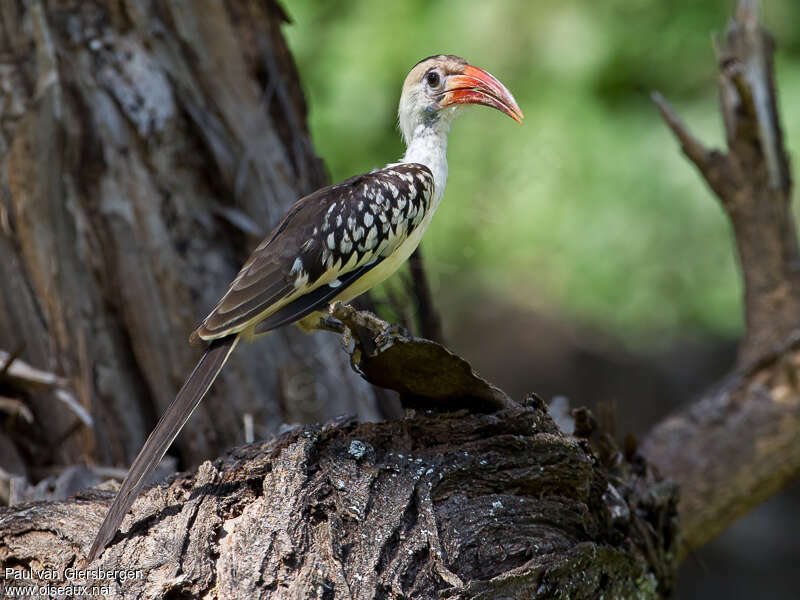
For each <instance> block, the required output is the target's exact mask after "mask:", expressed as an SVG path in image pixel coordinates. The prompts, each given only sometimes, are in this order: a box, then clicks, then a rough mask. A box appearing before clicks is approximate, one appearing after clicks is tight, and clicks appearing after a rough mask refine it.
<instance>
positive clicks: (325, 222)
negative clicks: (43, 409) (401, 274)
mask: <svg viewBox="0 0 800 600" xmlns="http://www.w3.org/2000/svg"><path fill="white" fill-rule="evenodd" d="M468 104H483V105H486V106H491V107H493V108H496V109H498V110H500V111H502V112H504V113H505V114H507V115H508V116H510V117H511V118H512V119H514V120H515V121H517V122H518V123H522V118H523V115H522V111H521V110H520V108H519V106H517V103H516V101H515V100H514V97H513V96H512V95H511V93H510V92H509V91H508V90H507V89H506V88H505V86H503V84H502V83H500V82H499V81H498V80H497V79H495V78H494V77H493V76H492V75H490V74H489V73H487V72H486V71H484V70H482V69H479V68H477V67H473V66H472V65H470V64H468V63H467V61H465V60H464V59H463V58H459V57H458V56H452V55H436V56H431V57H428V58H425V59H423V60H421V61H420V62H418V63H417V64H416V65H414V67H413V68H412V69H411V71H410V72H409V74H408V76H407V77H406V79H405V82H404V83H403V91H402V94H401V96H400V106H399V109H398V116H399V123H400V130H401V133H402V136H403V140H404V142H405V144H406V153H405V155H404V156H403V158H402V159H401V160H400V162H397V163H393V164H389V165H387V166H386V167H384V168H383V169H379V170H376V171H372V172H371V173H368V174H366V175H359V176H357V177H352V178H350V179H348V180H346V181H343V182H342V183H339V184H337V185H332V186H329V187H326V188H323V189H321V190H318V191H316V192H314V193H313V194H311V195H309V196H306V197H305V198H302V199H300V200H298V201H297V203H295V204H294V206H292V207H291V208H290V209H289V212H288V213H286V215H285V216H284V218H283V220H282V221H281V222H280V223H279V224H278V226H277V227H276V228H275V230H274V231H273V232H272V233H271V234H270V235H269V236H268V237H267V238H266V239H265V240H264V241H263V242H261V244H259V246H258V247H257V248H256V249H255V250H254V251H253V253H252V255H251V256H250V258H249V259H248V260H247V262H246V263H245V264H244V266H243V267H242V269H241V271H240V272H239V274H238V275H237V276H236V278H235V279H234V280H233V282H232V283H231V285H230V287H229V288H228V291H227V292H226V293H225V295H224V296H223V297H222V299H221V300H220V301H219V303H218V304H217V306H216V307H215V308H214V309H213V310H212V311H211V314H209V315H208V316H207V317H206V318H205V320H204V321H203V323H202V324H201V325H200V327H199V328H198V329H197V330H196V331H195V332H194V333H192V336H191V339H192V341H195V342H208V347H207V349H206V351H205V353H204V354H203V356H202V358H201V359H200V361H199V362H198V364H197V366H196V367H195V369H194V371H193V372H192V374H191V375H190V376H189V378H188V379H187V380H186V383H184V385H183V387H182V388H181V390H180V391H179V392H178V395H177V396H176V398H175V400H173V402H172V404H170V406H169V407H168V408H167V410H166V412H165V413H164V415H163V416H162V417H161V419H160V420H159V422H158V424H157V425H156V427H155V429H154V430H153V432H152V433H151V434H150V436H149V437H148V438H147V441H146V442H145V444H144V447H143V448H142V450H141V451H140V452H139V455H138V456H137V457H136V460H134V462H133V465H131V468H130V470H129V471H128V474H127V476H126V477H125V480H124V481H123V482H122V486H121V487H120V489H119V492H118V493H117V496H116V498H115V499H114V502H113V504H112V505H111V508H110V509H109V511H108V514H107V515H106V517H105V520H104V521H103V523H102V525H101V526H100V531H99V532H98V533H97V537H96V538H95V540H94V543H93V544H92V548H91V550H90V551H89V556H88V558H89V561H92V560H94V559H95V558H97V556H98V555H99V554H100V553H101V552H102V551H103V549H104V548H105V546H106V544H108V543H109V541H110V540H111V538H112V537H113V536H114V534H115V533H116V532H117V529H118V528H119V526H120V524H121V523H122V519H123V517H124V516H125V514H126V513H127V512H128V510H129V509H130V507H131V505H132V504H133V501H134V500H135V499H136V496H137V495H138V494H139V491H140V490H141V488H142V486H143V485H144V483H145V482H146V481H147V479H148V477H149V476H150V474H151V472H152V471H153V469H154V468H155V467H156V466H157V465H158V463H159V461H160V460H161V459H162V458H163V456H164V454H165V453H166V451H167V449H168V448H169V446H170V444H172V441H173V440H174V439H175V437H176V436H177V435H178V433H179V432H180V430H181V429H182V428H183V426H184V424H185V423H186V421H187V420H188V419H189V417H190V415H191V414H192V412H193V411H194V409H195V408H196V407H197V405H198V404H199V403H200V401H201V400H202V399H203V396H204V395H205V394H206V392H207V391H208V389H209V388H210V387H211V384H212V383H213V381H214V379H215V378H216V376H217V374H218V373H219V371H220V370H221V369H222V367H223V366H224V365H225V361H226V360H227V359H228V357H229V356H230V355H231V353H232V352H233V350H234V348H235V347H236V344H237V342H238V341H239V339H240V338H245V339H251V338H253V337H254V336H257V335H259V334H264V333H266V332H268V331H270V330H272V329H275V328H277V327H280V326H282V325H287V324H289V323H297V324H298V325H300V326H301V327H303V328H304V329H319V328H325V325H324V320H323V316H324V313H322V312H321V311H323V310H324V309H326V308H327V307H328V305H329V304H331V303H333V302H335V301H340V302H348V301H350V300H352V299H353V298H355V297H356V296H358V295H359V294H362V293H364V292H366V291H367V290H369V289H370V288H372V287H373V286H375V285H377V284H378V283H380V282H382V281H383V280H384V279H386V278H387V277H389V275H391V274H392V273H394V271H395V270H397V268H398V267H399V266H400V265H401V264H402V263H403V261H405V260H406V259H407V258H408V257H409V256H410V255H411V253H412V252H413V251H414V249H415V248H416V247H417V245H418V244H419V242H420V239H421V238H422V235H423V233H425V230H426V229H427V228H428V225H429V224H430V222H431V218H432V217H433V214H434V213H435V212H436V208H437V207H438V206H439V203H440V202H441V200H442V196H443V195H444V187H445V183H446V181H447V157H446V152H447V134H448V132H449V131H450V124H451V122H452V121H453V118H454V117H455V116H456V115H457V114H458V113H459V112H460V110H461V108H462V107H463V106H465V105H468Z"/></svg>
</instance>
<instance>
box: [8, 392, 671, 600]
mask: <svg viewBox="0 0 800 600" xmlns="http://www.w3.org/2000/svg"><path fill="white" fill-rule="evenodd" d="M618 458H619V457H618V456H616V455H615V456H614V460H613V461H612V462H613V464H610V463H606V462H604V461H603V460H602V459H601V458H600V455H598V454H596V453H594V452H593V451H592V450H590V445H589V442H588V441H585V440H579V439H575V438H567V437H564V436H563V435H562V434H561V433H560V432H559V431H558V429H557V428H556V426H555V424H554V423H553V421H552V420H551V419H550V417H549V416H548V414H547V412H546V409H545V407H544V406H543V404H541V402H539V401H538V400H536V399H535V398H531V399H530V401H529V402H528V403H527V404H526V405H525V406H516V407H512V408H508V409H505V410H502V411H500V412H497V413H493V414H474V415H469V414H465V413H463V412H462V413H451V414H444V415H443V414H438V415H418V416H415V417H413V418H410V419H406V420H402V421H395V422H388V423H379V424H370V423H367V424H361V425H358V424H356V423H354V422H352V421H346V422H340V423H335V424H331V425H327V426H325V427H317V426H305V427H302V428H298V429H295V430H292V431H291V432H288V433H286V434H284V435H283V436H281V437H280V438H277V439H275V440H272V441H270V442H266V443H263V444H256V445H252V446H246V447H242V448H239V449H237V450H235V451H234V452H233V453H232V454H231V455H229V456H228V457H225V458H223V459H218V460H216V461H214V462H213V463H211V462H206V463H203V465H201V467H200V469H199V471H198V472H197V473H195V474H193V475H191V476H178V477H176V478H174V479H173V480H172V481H171V483H169V485H161V486H157V487H154V488H152V489H151V490H150V491H148V492H147V493H146V494H145V495H143V496H142V497H141V498H140V499H139V501H137V503H136V504H135V505H134V509H133V513H132V515H129V517H128V518H126V520H125V523H124V525H123V529H122V532H121V533H120V534H118V535H117V536H116V538H115V539H114V541H113V542H112V544H111V546H109V548H108V549H107V550H106V552H105V553H104V554H103V556H102V557H101V559H100V560H99V561H98V562H96V563H93V564H92V565H90V567H91V568H97V567H100V566H101V567H102V568H104V569H134V570H138V573H139V574H140V575H139V579H130V580H126V581H120V580H119V579H117V580H112V581H111V590H110V593H109V594H108V597H111V598H175V597H193V598H196V597H211V598H270V599H272V600H275V599H278V598H353V599H358V598H364V599H373V598H387V599H388V598H421V599H428V598H430V599H433V598H440V597H444V598H462V599H467V598H470V599H477V598H484V599H490V598H491V599H497V598H554V597H567V596H568V597H570V598H575V599H580V598H586V599H589V598H591V599H596V598H599V597H601V596H605V597H607V598H621V597H636V598H659V597H663V596H664V595H666V594H667V593H668V591H669V589H670V587H671V585H672V573H673V570H674V564H673V561H674V552H673V548H674V544H675V534H676V519H675V495H674V492H675V491H674V488H673V487H670V486H666V487H664V486H663V485H662V484H658V483H656V482H655V481H654V480H653V479H652V478H651V476H650V474H649V473H647V472H646V471H639V472H636V473H634V472H633V471H632V470H630V467H628V466H627V465H626V464H625V462H624V461H621V460H618ZM110 496H111V495H110V494H109V493H101V492H89V493H87V494H84V495H82V496H80V497H78V498H77V499H76V500H74V501H72V502H66V503H51V504H39V505H28V506H19V507H14V508H13V509H0V558H2V557H3V556H14V557H15V559H14V560H15V562H14V563H13V564H14V565H17V566H18V568H19V570H20V572H24V571H25V569H26V568H27V566H28V565H32V564H37V563H36V561H37V560H39V561H45V560H46V561H47V562H48V563H49V564H51V565H54V566H55V567H56V569H62V568H63V567H64V566H66V565H70V564H75V565H81V566H82V563H81V559H82V557H83V556H84V553H85V552H86V551H87V550H88V548H89V546H90V544H91V542H92V538H93V535H94V531H95V529H96V527H97V525H98V524H99V523H100V520H101V519H102V517H103V514H104V512H105V508H106V507H107V506H108V502H109V501H110ZM0 562H2V561H0ZM6 564H8V563H6Z"/></svg>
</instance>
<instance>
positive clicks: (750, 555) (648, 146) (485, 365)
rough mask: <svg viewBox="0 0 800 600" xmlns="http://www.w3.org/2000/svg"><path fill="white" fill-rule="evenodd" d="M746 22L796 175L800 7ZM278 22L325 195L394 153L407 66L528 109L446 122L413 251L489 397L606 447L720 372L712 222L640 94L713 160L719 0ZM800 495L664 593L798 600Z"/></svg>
mask: <svg viewBox="0 0 800 600" xmlns="http://www.w3.org/2000/svg"><path fill="white" fill-rule="evenodd" d="M763 5H764V6H763V16H762V18H763V21H764V23H765V24H766V26H767V27H768V28H769V30H770V31H771V32H772V33H773V35H774V36H775V38H776V41H777V44H778V50H777V54H776V70H777V78H778V90H779V93H780V101H781V107H780V108H781V115H782V118H783V125H784V131H785V134H786V139H787V146H788V147H789V149H790V150H794V153H793V168H794V172H795V173H796V172H798V166H800V163H799V161H798V159H797V150H796V148H797V142H796V140H800V113H798V111H797V110H795V109H794V107H795V106H796V104H797V102H796V99H797V98H798V97H800V60H799V59H800V31H799V30H798V28H797V27H796V24H797V23H798V22H800V4H798V3H797V2H793V1H792V0H772V1H770V2H764V3H763ZM285 6H286V9H287V11H288V13H289V15H290V16H291V18H292V19H293V21H294V24H293V25H291V26H287V27H285V28H284V33H285V35H286V36H287V38H288V41H289V43H290V46H291V49H292V51H293V53H294V56H295V59H296V61H297V63H298V67H299V70H300V73H301V80H302V82H303V85H304V91H305V94H306V97H307V99H308V102H309V105H310V126H311V130H312V135H313V140H314V144H315V148H316V150H317V152H318V153H319V155H320V156H322V157H323V158H324V160H325V162H326V164H327V167H328V169H329V171H330V175H331V179H332V180H340V179H343V178H345V177H348V176H350V175H352V174H355V173H359V172H362V171H364V170H366V169H370V168H374V167H379V166H382V165H383V164H385V163H386V162H389V161H391V160H394V159H396V158H397V157H399V156H400V155H401V154H402V146H401V142H400V138H399V135H398V133H397V131H396V128H395V127H394V125H395V123H396V115H395V107H396V104H397V95H398V93H399V92H398V89H399V87H398V81H400V80H401V79H402V77H403V75H404V74H405V72H406V71H407V69H408V66H409V65H410V64H413V63H414V62H416V61H417V60H418V59H420V58H422V57H424V56H427V55H430V54H434V53H438V52H448V53H455V54H459V55H462V56H464V57H465V58H467V59H468V60H470V61H473V62H474V64H476V65H478V66H481V67H484V68H486V69H488V70H489V71H491V72H492V73H493V74H495V75H496V76H497V77H499V78H500V79H501V80H502V81H503V82H505V83H506V84H507V85H508V86H509V88H510V89H511V90H512V92H513V93H514V95H515V96H516V98H517V100H518V102H519V104H520V106H521V107H522V109H523V111H524V112H525V114H526V121H525V125H524V127H523V128H519V127H517V126H515V125H514V123H512V122H510V121H508V122H505V121H498V120H497V119H496V118H493V117H494V115H491V114H488V111H481V110H476V111H474V112H475V114H474V115H471V116H470V118H469V119H463V120H462V121H460V122H458V123H457V125H456V127H455V128H454V130H453V132H452V134H451V137H450V140H451V141H450V149H449V161H450V179H449V182H448V189H447V193H446V196H445V202H444V203H443V205H442V207H441V208H440V209H439V213H438V214H437V216H436V219H435V220H434V222H433V224H432V225H431V228H430V230H429V233H428V234H427V235H426V237H425V240H424V242H423V244H422V249H423V253H424V256H425V261H426V267H427V270H428V275H429V278H430V284H431V289H432V292H433V295H434V299H435V304H436V307H437V309H438V310H439V311H440V313H441V315H442V319H443V325H444V336H445V339H446V340H447V342H448V343H449V344H450V345H451V346H452V347H453V349H454V350H455V351H457V352H459V353H461V354H462V355H464V356H465V357H466V358H468V359H470V360H472V361H473V364H475V365H476V367H477V368H478V369H479V370H480V371H481V372H482V373H483V374H484V375H486V376H487V377H488V378H489V379H490V380H492V381H493V382H495V383H497V384H498V385H500V386H501V387H502V388H503V389H505V390H507V391H509V392H510V393H512V394H513V395H515V396H517V397H518V396H520V395H521V394H523V393H525V392H527V391H536V392H538V393H540V394H541V395H542V396H544V397H545V398H547V399H550V398H551V397H553V396H558V395H561V396H566V397H567V398H568V399H569V401H570V403H571V404H572V405H573V406H578V405H590V406H596V405H597V403H598V402H606V403H611V404H612V405H613V406H615V407H616V422H617V433H618V434H619V435H620V436H622V435H624V434H627V433H629V432H632V433H636V434H642V433H644V432H645V431H646V430H647V428H648V427H649V425H650V424H652V423H653V421H654V420H655V419H657V418H658V417H659V416H661V415H663V414H664V413H666V412H669V411H670V410H671V409H672V408H674V407H675V406H677V405H679V404H683V403H685V402H687V401H688V400H690V399H691V398H692V396H693V395H695V394H697V393H699V392H701V391H702V390H703V389H705V388H706V387H707V386H708V385H710V384H711V383H713V382H714V381H715V379H716V378H717V377H719V376H721V375H722V374H723V373H724V372H726V370H728V369H729V368H730V367H731V365H732V363H733V360H734V357H735V350H736V342H737V339H738V338H739V336H740V335H741V333H742V326H743V325H742V316H741V284H740V280H739V278H738V275H737V272H736V265H735V256H734V252H733V247H732V243H731V237H730V230H729V226H728V223H727V221H726V219H725V216H724V214H723V212H722V211H721V210H720V208H719V207H718V206H717V201H716V199H715V198H714V197H713V195H712V194H711V193H710V192H709V191H708V190H707V189H706V187H705V186H704V184H703V183H702V181H701V180H700V178H699V177H698V176H697V174H696V172H695V171H694V168H693V167H692V166H691V165H690V164H689V163H688V162H687V161H686V160H685V159H684V158H683V157H682V155H681V154H680V152H679V150H678V148H677V146H676V144H675V143H674V141H673V139H672V137H671V135H670V133H669V132H668V131H667V129H666V128H665V127H664V125H663V123H662V122H661V120H660V119H659V117H658V115H657V112H656V110H655V108H654V106H653V105H652V103H651V101H650V99H649V94H650V92H651V91H652V90H656V89H657V90H659V91H661V92H663V93H664V94H665V95H666V96H667V97H669V98H670V99H671V100H672V101H673V102H674V104H675V105H676V107H677V109H678V111H679V113H680V114H682V115H683V116H684V117H685V118H686V120H687V121H688V122H689V124H690V126H691V127H692V129H693V130H694V131H695V132H696V133H698V134H699V135H700V136H701V137H702V139H703V140H704V141H705V142H706V143H708V144H709V145H712V146H719V145H721V144H722V142H723V140H722V135H723V134H722V126H721V123H720V122H719V116H718V115H719V113H718V108H717V98H716V93H717V92H716V89H717V88H716V86H715V57H714V52H713V44H712V37H711V32H714V31H720V30H721V29H722V28H723V26H724V24H725V21H726V19H727V17H728V15H730V14H731V11H732V7H733V2H731V1H729V0H713V1H708V2H702V3H699V2H693V1H690V0H679V1H676V2H670V3H663V2H658V1H657V0H616V1H610V2H604V3H594V2H590V1H588V0H586V1H577V0H572V1H567V2H555V1H549V0H548V1H542V2H535V3H534V2H525V1H518V2H512V1H506V2H495V3H483V2H455V1H439V2H423V1H416V2H403V3H374V2H369V1H368V0H355V1H351V2H328V3H324V5H323V4H321V3H318V2H313V1H311V0H293V1H292V2H291V3H286V5H285ZM795 195H797V192H796V191H795ZM795 210H797V202H795ZM396 287H397V278H395V279H394V281H393V282H390V283H389V284H387V286H386V288H385V289H384V290H383V293H384V294H393V293H395V292H396V290H395V289H393V288H396ZM378 296H379V297H380V293H379V294H378ZM798 497H800V490H799V489H798V488H797V486H795V488H794V489H793V490H790V491H788V492H786V493H784V494H782V495H780V496H778V497H776V498H774V499H772V500H771V501H770V502H768V503H767V504H765V505H764V506H762V507H761V508H760V509H758V510H757V511H755V512H754V513H752V514H751V515H750V516H749V517H747V518H746V519H744V520H742V521H740V522H739V523H738V524H737V525H735V526H734V527H732V528H731V529H730V530H729V531H728V532H726V534H724V535H723V536H722V537H720V538H719V539H718V540H716V541H715V542H713V543H712V544H710V545H709V546H708V547H706V548H704V549H703V550H702V551H701V552H699V553H697V554H696V555H695V556H694V557H690V558H689V559H688V560H687V561H686V562H685V563H684V566H683V573H682V577H681V578H680V579H679V587H680V592H679V594H678V597H680V598H694V597H701V596H702V597H725V598H750V597H756V596H757V595H758V593H759V592H763V591H764V590H765V589H766V590H771V591H772V592H773V595H772V596H770V597H772V598H794V597H796V591H797V585H796V582H794V581H793V575H794V573H795V569H796V566H795V564H796V562H797V558H798V556H800V548H798V546H797V544H796V542H795V540H794V539H792V536H789V535H788V533H787V532H789V531H796V530H798V527H800V516H798V513H799V512H800V511H798V506H800V502H798Z"/></svg>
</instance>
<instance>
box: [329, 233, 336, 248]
mask: <svg viewBox="0 0 800 600" xmlns="http://www.w3.org/2000/svg"><path fill="white" fill-rule="evenodd" d="M328 248H330V249H331V250H333V249H334V248H336V238H335V237H334V236H333V232H332V231H331V232H330V233H329V234H328Z"/></svg>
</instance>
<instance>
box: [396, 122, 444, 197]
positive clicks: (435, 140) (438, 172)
mask: <svg viewBox="0 0 800 600" xmlns="http://www.w3.org/2000/svg"><path fill="white" fill-rule="evenodd" d="M449 129H450V125H449V123H444V122H441V121H440V122H438V123H436V124H435V125H429V124H425V125H419V126H418V127H417V128H416V129H415V130H414V133H413V134H412V135H411V139H410V141H409V143H408V147H407V148H406V153H405V155H404V156H403V158H402V160H401V161H400V162H404V163H418V164H421V165H425V166H426V167H428V168H429V169H430V170H431V173H433V184H434V198H433V205H434V206H438V204H439V202H441V200H442V197H443V196H444V187H445V185H447V134H448V133H449Z"/></svg>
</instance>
